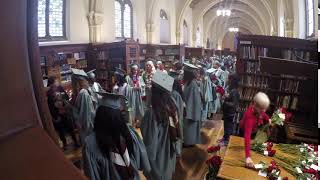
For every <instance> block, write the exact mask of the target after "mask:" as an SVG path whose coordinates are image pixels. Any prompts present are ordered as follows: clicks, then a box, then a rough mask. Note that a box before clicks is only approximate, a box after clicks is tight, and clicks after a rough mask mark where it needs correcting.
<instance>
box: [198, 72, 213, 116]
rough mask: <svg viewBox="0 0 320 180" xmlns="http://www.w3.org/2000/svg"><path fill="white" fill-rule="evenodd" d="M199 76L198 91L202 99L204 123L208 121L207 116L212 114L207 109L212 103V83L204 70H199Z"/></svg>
mask: <svg viewBox="0 0 320 180" xmlns="http://www.w3.org/2000/svg"><path fill="white" fill-rule="evenodd" d="M200 74H201V76H202V83H201V87H200V90H201V94H202V98H203V99H202V100H203V111H202V120H203V121H205V120H207V119H208V116H209V114H210V113H211V112H212V110H211V109H209V107H210V106H211V105H210V104H212V103H213V90H212V82H211V79H210V77H209V75H208V73H207V72H206V69H205V68H203V69H201V71H200Z"/></svg>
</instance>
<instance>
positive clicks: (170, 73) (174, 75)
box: [168, 71, 180, 79]
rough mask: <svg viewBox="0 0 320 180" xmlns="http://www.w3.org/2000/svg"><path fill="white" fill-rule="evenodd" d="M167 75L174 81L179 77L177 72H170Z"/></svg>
mask: <svg viewBox="0 0 320 180" xmlns="http://www.w3.org/2000/svg"><path fill="white" fill-rule="evenodd" d="M168 75H169V76H171V77H173V78H174V79H176V78H178V76H179V75H180V73H179V72H177V71H170V72H168Z"/></svg>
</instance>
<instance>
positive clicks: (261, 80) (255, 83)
mask: <svg viewBox="0 0 320 180" xmlns="http://www.w3.org/2000/svg"><path fill="white" fill-rule="evenodd" d="M268 81H269V78H268V77H265V76H252V75H243V76H242V77H241V80H240V82H241V84H242V85H244V86H249V87H256V88H261V89H267V88H268V87H269V85H268Z"/></svg>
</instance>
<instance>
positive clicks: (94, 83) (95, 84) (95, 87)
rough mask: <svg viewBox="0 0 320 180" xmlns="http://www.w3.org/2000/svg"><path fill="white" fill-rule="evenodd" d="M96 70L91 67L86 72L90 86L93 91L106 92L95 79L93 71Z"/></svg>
mask: <svg viewBox="0 0 320 180" xmlns="http://www.w3.org/2000/svg"><path fill="white" fill-rule="evenodd" d="M95 71H96V69H93V70H91V71H89V72H87V74H88V77H89V84H90V87H91V89H92V91H93V92H96V93H97V92H100V93H101V92H106V91H105V90H104V89H103V88H102V86H101V85H100V83H98V82H97V81H96V75H95V74H94V72H95Z"/></svg>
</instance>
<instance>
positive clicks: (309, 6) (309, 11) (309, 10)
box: [306, 0, 315, 37]
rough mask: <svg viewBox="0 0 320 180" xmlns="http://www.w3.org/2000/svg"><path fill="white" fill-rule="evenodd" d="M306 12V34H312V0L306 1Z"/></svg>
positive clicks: (313, 29) (313, 28)
mask: <svg viewBox="0 0 320 180" xmlns="http://www.w3.org/2000/svg"><path fill="white" fill-rule="evenodd" d="M306 2H307V3H306V13H307V36H308V37H310V36H313V35H314V31H315V27H314V15H315V14H314V12H315V11H314V0H307V1H306Z"/></svg>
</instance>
